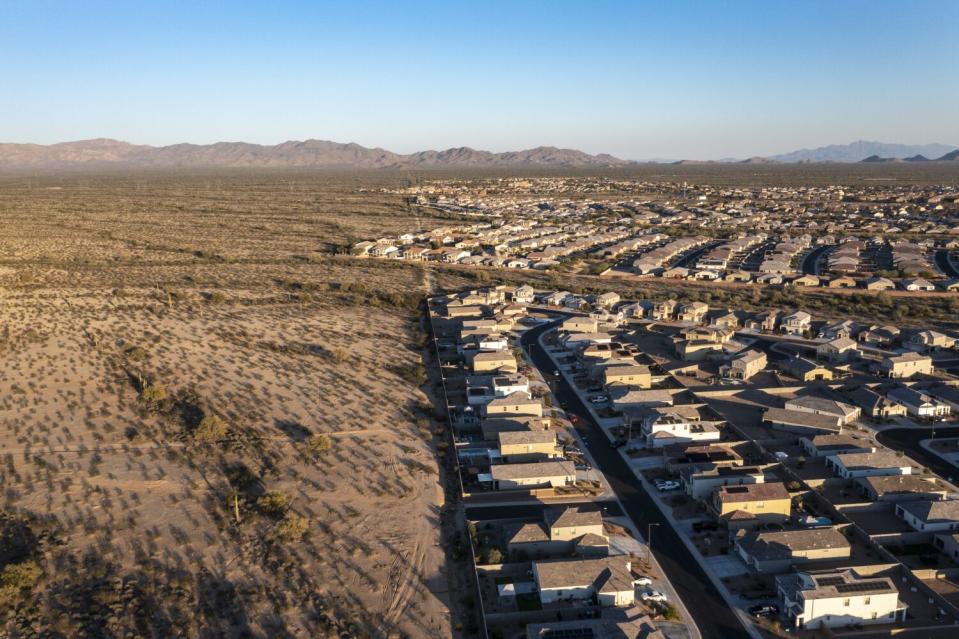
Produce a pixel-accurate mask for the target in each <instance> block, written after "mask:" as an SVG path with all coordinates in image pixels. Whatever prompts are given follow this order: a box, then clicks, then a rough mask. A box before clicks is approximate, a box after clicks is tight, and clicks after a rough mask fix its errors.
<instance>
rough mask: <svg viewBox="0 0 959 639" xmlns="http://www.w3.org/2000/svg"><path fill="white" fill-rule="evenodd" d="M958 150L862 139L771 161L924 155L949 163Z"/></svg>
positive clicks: (950, 146)
mask: <svg viewBox="0 0 959 639" xmlns="http://www.w3.org/2000/svg"><path fill="white" fill-rule="evenodd" d="M956 149H959V145H954V144H953V145H949V144H889V143H886V142H868V141H866V140H858V141H856V142H852V143H850V144H831V145H829V146H821V147H818V148H815V149H800V150H798V151H791V152H789V153H783V154H781V155H773V156H771V157H770V158H769V159H770V160H775V161H776V162H862V161H864V160H866V159H867V158H872V157H873V156H875V157H878V158H884V159H885V158H897V159H907V158H908V159H910V160H914V159H915V156H922V158H923V159H933V158H934V159H936V160H945V159H946V158H943V157H942V156H944V155H946V154H948V153H950V152H951V151H955V150H956ZM870 161H873V160H870ZM920 161H921V160H920Z"/></svg>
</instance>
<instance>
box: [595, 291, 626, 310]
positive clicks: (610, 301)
mask: <svg viewBox="0 0 959 639" xmlns="http://www.w3.org/2000/svg"><path fill="white" fill-rule="evenodd" d="M620 299H622V298H620V296H619V293H613V292H609V293H603V294H602V295H597V296H596V306H597V307H600V308H612V307H613V306H616V305H617V304H619V301H620Z"/></svg>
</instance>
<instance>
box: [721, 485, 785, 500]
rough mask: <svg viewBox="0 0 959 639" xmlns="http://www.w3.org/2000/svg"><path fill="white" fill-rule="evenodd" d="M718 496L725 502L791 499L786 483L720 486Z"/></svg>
mask: <svg viewBox="0 0 959 639" xmlns="http://www.w3.org/2000/svg"><path fill="white" fill-rule="evenodd" d="M716 497H717V498H718V499H719V500H720V501H721V502H722V503H724V504H737V503H744V502H753V501H766V500H773V499H789V491H788V490H786V486H785V485H784V484H781V483H778V482H772V483H769V484H742V485H741V486H720V487H719V488H718V489H717V490H716Z"/></svg>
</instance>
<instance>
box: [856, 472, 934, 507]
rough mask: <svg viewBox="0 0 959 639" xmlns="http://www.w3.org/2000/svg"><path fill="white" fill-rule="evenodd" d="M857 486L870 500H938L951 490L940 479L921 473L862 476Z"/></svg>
mask: <svg viewBox="0 0 959 639" xmlns="http://www.w3.org/2000/svg"><path fill="white" fill-rule="evenodd" d="M856 487H857V488H858V489H859V492H861V493H862V494H863V495H864V496H865V497H866V499H868V500H869V501H873V502H877V501H886V502H899V501H913V500H918V499H925V500H927V501H938V500H940V499H945V498H946V497H947V496H948V495H949V490H948V489H947V488H946V487H945V486H944V485H943V484H941V483H940V482H939V481H937V480H935V479H931V478H926V477H921V476H919V475H880V476H878V477H860V478H859V479H857V480H856Z"/></svg>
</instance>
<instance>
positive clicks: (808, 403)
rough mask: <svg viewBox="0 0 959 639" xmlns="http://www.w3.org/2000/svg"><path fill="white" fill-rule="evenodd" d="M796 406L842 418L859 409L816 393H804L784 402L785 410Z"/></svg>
mask: <svg viewBox="0 0 959 639" xmlns="http://www.w3.org/2000/svg"><path fill="white" fill-rule="evenodd" d="M797 408H805V409H808V410H815V411H819V412H823V413H827V414H829V415H835V416H837V417H842V418H849V417H852V416H853V415H855V414H856V413H858V412H859V409H858V408H856V407H855V406H852V405H851V404H847V403H845V402H839V401H836V400H834V399H829V398H827V397H820V396H818V395H804V396H802V397H796V398H794V399H791V400H789V401H787V402H786V409H787V410H789V409H797Z"/></svg>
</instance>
